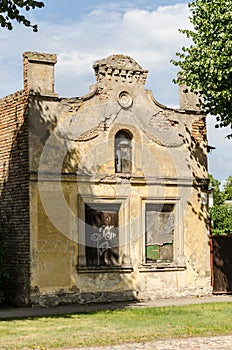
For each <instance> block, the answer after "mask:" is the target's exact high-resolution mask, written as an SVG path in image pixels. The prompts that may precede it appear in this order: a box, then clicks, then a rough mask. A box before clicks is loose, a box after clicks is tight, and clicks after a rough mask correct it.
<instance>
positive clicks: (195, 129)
mask: <svg viewBox="0 0 232 350" xmlns="http://www.w3.org/2000/svg"><path fill="white" fill-rule="evenodd" d="M192 136H193V138H194V139H195V141H196V142H198V143H200V142H202V141H205V140H206V137H207V135H206V118H205V117H201V118H199V119H198V120H197V121H196V122H194V123H193V125H192Z"/></svg>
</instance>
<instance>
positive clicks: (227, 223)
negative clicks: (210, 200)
mask: <svg viewBox="0 0 232 350" xmlns="http://www.w3.org/2000/svg"><path fill="white" fill-rule="evenodd" d="M210 217H211V225H212V234H214V235H230V234H231V235H232V206H231V205H228V204H222V205H214V206H213V207H212V208H210Z"/></svg>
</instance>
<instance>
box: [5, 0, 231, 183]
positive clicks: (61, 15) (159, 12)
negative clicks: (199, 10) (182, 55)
mask: <svg viewBox="0 0 232 350" xmlns="http://www.w3.org/2000/svg"><path fill="white" fill-rule="evenodd" d="M44 3H45V8H43V9H37V10H34V11H31V12H30V13H27V15H29V16H30V19H31V20H32V23H37V24H38V25H39V32H38V33H33V32H32V31H31V30H30V29H28V28H24V27H23V26H22V25H17V24H16V25H15V26H14V30H13V31H12V32H9V31H7V30H6V29H2V28H0V45H1V46H0V47H1V51H0V81H1V82H2V83H1V84H0V97H3V96H5V95H7V94H10V93H13V92H15V91H17V90H20V89H21V88H22V85H23V76H22V53H23V52H24V51H39V52H49V53H56V54H57V55H58V63H57V65H56V70H55V90H56V92H57V93H58V94H59V95H60V96H62V97H70V96H81V95H84V94H86V93H87V92H88V89H89V85H91V84H93V83H95V77H94V74H93V70H92V65H93V62H94V61H95V60H98V59H101V58H104V57H107V56H108V55H111V54H114V53H124V54H127V55H130V56H132V57H133V58H134V59H135V60H136V61H137V62H138V63H139V64H140V65H142V67H143V68H145V69H148V70H149V75H148V81H147V85H146V88H148V89H151V90H152V91H153V94H154V96H155V98H156V99H157V100H158V101H159V102H161V103H162V104H165V105H167V106H178V88H177V87H176V86H175V85H174V84H173V83H172V79H173V78H175V77H176V74H177V68H176V67H174V66H173V65H172V64H171V63H170V60H171V59H172V58H175V53H176V52H177V51H180V50H181V47H182V46H184V45H188V44H189V43H190V42H189V41H188V39H187V38H186V37H185V36H184V35H183V34H180V33H179V32H178V29H179V28H188V27H189V26H190V22H189V18H188V17H189V10H188V6H187V3H188V1H185V0H172V1H171V0H163V1H156V0H134V1H132V0H127V1H123V0H117V1H116V0H115V1H114V0H112V1H108V0H95V1H93V0H69V1H67V0H45V1H44ZM3 82H4V83H3ZM226 133H227V132H226V131H225V130H224V129H220V130H219V129H217V130H215V129H214V118H213V117H208V138H209V143H210V145H212V146H215V147H216V150H215V151H213V152H212V154H210V155H209V171H210V172H211V173H212V174H213V175H214V176H215V177H216V178H217V179H219V180H224V179H225V178H227V177H228V176H229V175H231V174H232V169H231V164H232V152H231V151H230V150H231V142H232V141H228V140H226V139H225V135H226Z"/></svg>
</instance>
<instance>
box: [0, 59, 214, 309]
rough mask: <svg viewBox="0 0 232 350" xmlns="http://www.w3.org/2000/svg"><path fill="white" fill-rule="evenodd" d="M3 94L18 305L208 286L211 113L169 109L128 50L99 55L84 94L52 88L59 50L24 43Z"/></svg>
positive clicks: (8, 228) (10, 261)
mask: <svg viewBox="0 0 232 350" xmlns="http://www.w3.org/2000/svg"><path fill="white" fill-rule="evenodd" d="M23 59H24V89H23V90H21V91H19V92H16V93H15V94H12V95H9V96H7V97H4V98H2V99H1V100H0V107H1V119H0V123H1V129H0V130H1V139H0V142H1V143H0V149H1V169H0V174H1V208H0V211H1V227H2V238H3V239H2V240H3V242H2V243H3V247H4V251H5V266H6V270H7V276H8V277H7V280H6V282H5V290H6V295H7V298H8V299H9V301H10V302H14V303H15V304H17V305H25V304H40V305H57V304H59V303H90V302H106V301H116V300H117V301H119V300H134V299H138V300H142V299H153V298H169V297H180V296H194V295H207V294H209V293H211V273H210V249H209V237H208V233H209V232H208V206H207V185H208V180H207V177H208V173H207V138H206V125H205V115H204V114H202V113H201V112H200V111H199V110H198V108H197V107H196V102H197V101H196V97H195V96H194V95H192V94H191V93H184V92H183V90H184V88H183V87H180V107H179V108H178V109H173V108H167V107H166V106H163V105H161V104H160V103H158V102H157V101H156V100H155V98H154V97H153V95H152V92H151V91H149V90H146V89H145V87H144V86H145V83H146V78H147V73H148V71H147V70H144V69H143V68H142V67H141V66H140V65H139V64H138V63H136V62H135V61H134V60H133V59H132V58H131V57H129V56H126V55H112V56H109V57H108V58H106V59H102V60H99V61H97V62H95V63H94V65H93V68H94V72H95V76H96V84H94V85H93V86H91V87H90V89H89V92H88V93H87V94H86V95H85V96H83V97H73V98H61V97H59V96H58V95H57V94H56V93H55V91H54V65H55V63H56V55H53V54H44V53H35V52H26V53H24V54H23Z"/></svg>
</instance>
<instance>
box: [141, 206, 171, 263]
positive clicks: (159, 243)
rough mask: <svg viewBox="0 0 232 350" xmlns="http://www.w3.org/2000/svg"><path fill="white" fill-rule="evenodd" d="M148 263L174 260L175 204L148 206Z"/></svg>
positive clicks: (146, 222) (146, 223) (146, 221)
mask: <svg viewBox="0 0 232 350" xmlns="http://www.w3.org/2000/svg"><path fill="white" fill-rule="evenodd" d="M145 225H146V228H145V229H146V261H171V260H173V234H174V204H162V203H161V204H147V205H146V220H145Z"/></svg>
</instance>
